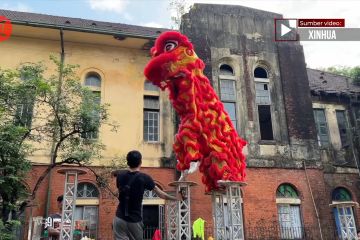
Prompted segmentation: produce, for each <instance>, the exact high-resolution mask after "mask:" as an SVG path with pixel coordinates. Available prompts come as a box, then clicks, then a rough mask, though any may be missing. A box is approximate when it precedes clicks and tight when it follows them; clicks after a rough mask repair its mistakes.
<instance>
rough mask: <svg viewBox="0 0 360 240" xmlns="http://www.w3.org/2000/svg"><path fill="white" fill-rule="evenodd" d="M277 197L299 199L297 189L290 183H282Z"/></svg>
mask: <svg viewBox="0 0 360 240" xmlns="http://www.w3.org/2000/svg"><path fill="white" fill-rule="evenodd" d="M276 198H294V199H299V195H298V193H297V191H296V190H295V189H294V188H293V187H292V186H291V185H289V184H281V185H280V186H279V187H278V189H277V190H276Z"/></svg>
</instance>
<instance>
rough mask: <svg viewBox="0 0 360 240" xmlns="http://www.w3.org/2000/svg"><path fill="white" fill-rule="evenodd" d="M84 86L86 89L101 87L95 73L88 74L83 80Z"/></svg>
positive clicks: (99, 79)
mask: <svg viewBox="0 0 360 240" xmlns="http://www.w3.org/2000/svg"><path fill="white" fill-rule="evenodd" d="M85 86H88V87H98V88H100V87H101V77H100V75H99V74H97V73H95V72H91V73H88V74H87V75H86V78H85Z"/></svg>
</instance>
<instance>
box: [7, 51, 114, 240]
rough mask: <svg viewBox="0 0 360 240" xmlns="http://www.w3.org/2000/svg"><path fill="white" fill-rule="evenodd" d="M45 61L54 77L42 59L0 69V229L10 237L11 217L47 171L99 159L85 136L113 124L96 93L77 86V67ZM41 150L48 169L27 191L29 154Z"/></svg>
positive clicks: (93, 143) (98, 146)
mask: <svg viewBox="0 0 360 240" xmlns="http://www.w3.org/2000/svg"><path fill="white" fill-rule="evenodd" d="M50 59H51V60H52V62H53V63H54V64H55V66H56V68H55V69H56V70H57V71H55V74H53V75H50V74H49V73H48V72H46V69H45V67H44V65H43V64H42V63H24V64H21V65H20V66H19V68H17V69H15V70H9V69H6V70H1V69H0V196H1V198H0V210H3V211H2V212H0V217H1V219H2V222H3V223H4V224H3V223H1V225H0V228H1V227H2V228H3V229H4V228H7V229H8V231H7V233H6V234H10V235H11V233H12V231H13V228H14V226H15V225H14V223H13V222H12V220H14V219H16V218H17V216H18V215H19V213H20V212H21V211H22V210H23V209H22V208H23V207H24V203H26V201H25V200H26V199H27V198H29V195H31V196H30V199H28V200H30V201H31V200H33V199H34V198H35V195H36V192H37V190H38V188H39V186H40V185H41V183H42V181H43V180H44V178H45V176H46V175H47V174H48V173H49V172H50V171H51V169H52V168H53V167H55V166H57V165H60V164H62V163H76V164H80V165H89V164H90V163H91V160H92V159H94V158H100V157H101V150H103V149H104V146H103V145H102V144H101V142H100V141H99V140H98V139H97V138H92V139H89V138H88V136H94V133H96V135H97V132H98V129H99V127H100V125H102V124H107V125H110V126H112V127H113V130H116V127H117V126H116V124H111V123H109V122H108V118H109V114H108V105H105V104H100V101H99V96H98V94H97V93H96V92H93V91H92V90H91V89H89V88H87V87H84V86H82V84H81V81H80V79H79V78H78V77H77V75H76V70H77V67H78V66H76V65H69V64H62V63H61V62H60V61H59V60H58V59H57V58H55V57H53V56H52V57H50ZM96 135H95V136H96ZM36 147H38V148H39V149H37V148H36ZM44 149H45V150H47V149H51V151H50V150H49V152H48V154H49V155H50V159H49V167H48V169H47V170H46V171H44V173H43V175H42V176H40V178H39V179H38V181H37V182H36V184H35V187H34V189H32V192H31V193H29V190H28V189H27V188H26V186H25V182H26V174H27V173H28V171H29V170H30V169H31V162H30V160H29V159H28V157H29V156H30V155H31V153H36V152H37V151H39V150H42V151H44ZM41 154H43V152H42V153H41ZM10 213H11V214H10ZM10 216H12V217H11V218H10ZM4 231H5V230H4ZM0 232H3V231H2V230H1V229H0ZM10 235H9V236H10ZM0 237H2V238H0V239H11V238H6V237H5V236H0Z"/></svg>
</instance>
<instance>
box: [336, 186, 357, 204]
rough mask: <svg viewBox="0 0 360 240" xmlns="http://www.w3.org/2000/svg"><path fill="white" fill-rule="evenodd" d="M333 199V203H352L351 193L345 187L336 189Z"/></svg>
mask: <svg viewBox="0 0 360 240" xmlns="http://www.w3.org/2000/svg"><path fill="white" fill-rule="evenodd" d="M331 198H332V200H333V201H338V202H344V201H345V202H346V201H347V202H348V201H352V196H351V193H350V192H349V191H348V190H347V189H346V188H343V187H338V188H335V190H334V191H333V192H332V196H331Z"/></svg>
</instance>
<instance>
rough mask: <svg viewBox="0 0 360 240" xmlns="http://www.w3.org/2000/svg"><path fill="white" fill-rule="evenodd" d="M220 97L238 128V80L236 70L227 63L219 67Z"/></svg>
mask: <svg viewBox="0 0 360 240" xmlns="http://www.w3.org/2000/svg"><path fill="white" fill-rule="evenodd" d="M219 72H220V74H219V82H220V99H221V101H222V102H223V104H224V108H225V111H226V112H227V113H228V114H229V117H230V119H231V122H232V124H233V125H234V127H235V129H236V128H237V118H236V82H235V76H234V70H233V69H232V67H230V66H229V65H227V64H222V65H221V66H220V68H219Z"/></svg>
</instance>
